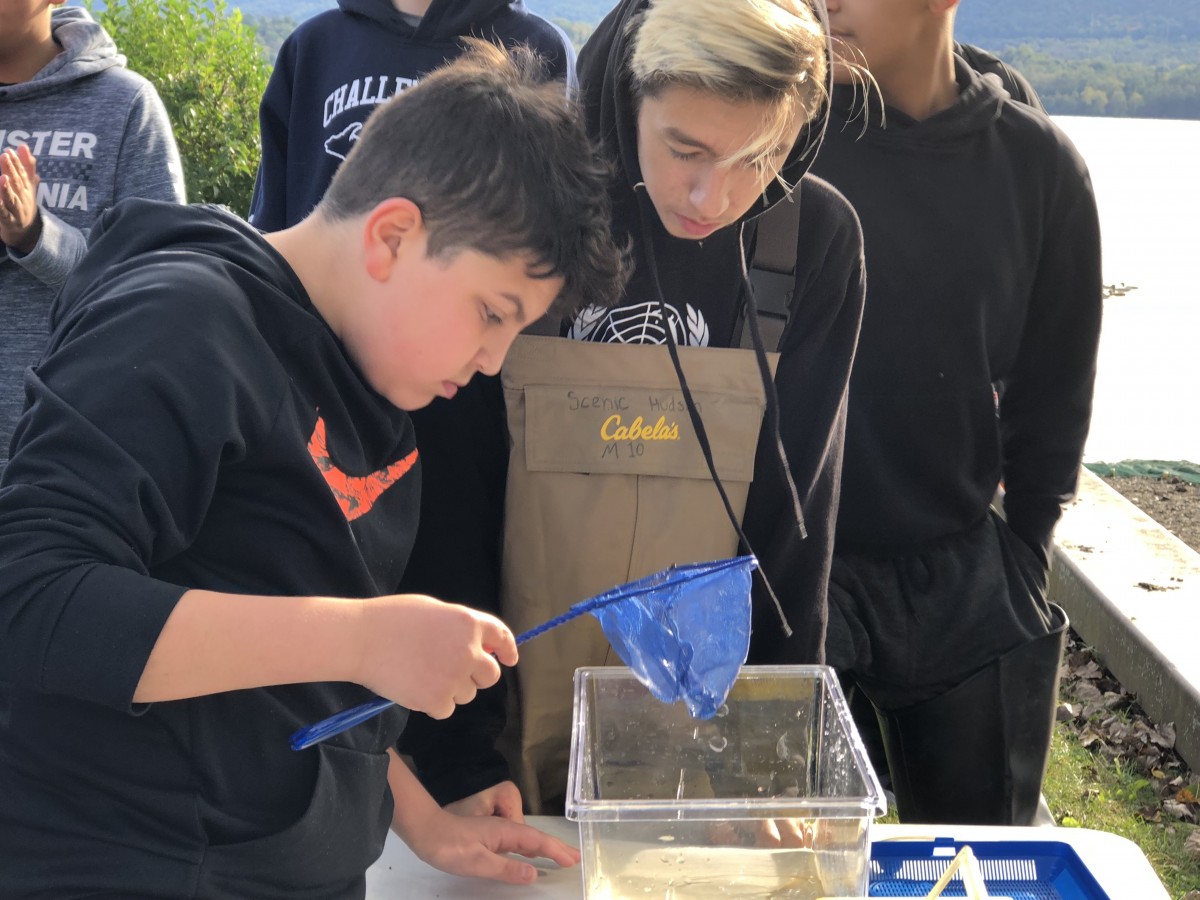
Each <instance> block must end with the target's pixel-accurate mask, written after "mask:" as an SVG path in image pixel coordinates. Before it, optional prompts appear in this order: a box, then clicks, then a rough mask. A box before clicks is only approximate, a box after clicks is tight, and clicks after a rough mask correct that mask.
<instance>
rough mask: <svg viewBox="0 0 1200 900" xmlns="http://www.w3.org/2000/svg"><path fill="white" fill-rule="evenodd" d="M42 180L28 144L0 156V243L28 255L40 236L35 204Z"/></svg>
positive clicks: (40, 226)
mask: <svg viewBox="0 0 1200 900" xmlns="http://www.w3.org/2000/svg"><path fill="white" fill-rule="evenodd" d="M41 181H42V179H41V178H39V177H38V173H37V160H36V159H34V157H33V153H32V152H30V150H29V147H28V146H27V145H25V144H21V145H20V146H19V147H17V148H16V149H13V148H12V147H9V148H7V149H6V150H4V152H3V153H0V241H3V242H4V243H5V244H7V245H8V246H10V247H15V248H16V249H17V250H18V251H19V252H21V253H29V252H31V251H32V250H33V248H34V247H36V246H37V242H38V238H39V237H41V234H42V217H41V215H40V214H39V213H38V205H37V189H38V185H39V184H40V183H41Z"/></svg>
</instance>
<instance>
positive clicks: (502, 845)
mask: <svg viewBox="0 0 1200 900" xmlns="http://www.w3.org/2000/svg"><path fill="white" fill-rule="evenodd" d="M402 836H403V837H404V839H405V841H406V842H407V843H408V845H409V847H411V848H412V851H413V853H415V854H416V855H417V857H418V858H420V859H422V860H424V861H425V862H427V863H429V865H431V866H434V867H435V868H438V869H441V870H442V871H443V872H449V873H450V874H452V875H466V876H470V877H474V878H491V879H494V880H496V881H505V882H508V883H509V884H529V883H531V882H533V881H534V880H535V879H536V878H537V869H536V868H535V867H534V866H532V865H531V864H529V863H527V862H522V861H521V860H518V859H512V858H511V857H509V856H507V854H509V853H517V854H520V855H521V856H524V857H528V858H529V859H536V858H539V857H544V858H546V859H549V860H552V861H553V862H556V863H558V864H559V865H560V866H573V865H575V864H576V863H578V862H579V851H578V850H576V849H575V848H574V847H572V846H571V845H570V844H566V843H564V842H563V841H560V840H559V839H558V838H554V837H551V836H550V835H548V834H545V833H544V832H541V831H538V830H537V829H536V828H534V827H532V826H530V825H522V824H518V823H516V822H510V821H508V820H507V819H502V818H499V817H497V816H456V815H454V814H453V813H450V812H448V811H446V810H444V809H438V810H437V811H436V813H434V814H431V815H430V816H428V817H427V818H426V820H425V821H424V822H423V823H422V825H421V827H420V828H419V829H413V830H412V833H408V834H404V835H402Z"/></svg>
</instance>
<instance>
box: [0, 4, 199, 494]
mask: <svg viewBox="0 0 1200 900" xmlns="http://www.w3.org/2000/svg"><path fill="white" fill-rule="evenodd" d="M62 2H63V0H15V2H5V3H3V4H0V298H3V300H2V301H0V302H2V303H3V318H2V321H3V324H0V471H3V467H4V464H5V461H6V460H7V459H8V443H9V438H11V437H12V430H13V427H14V426H15V425H16V423H17V418H18V417H19V416H20V414H21V404H22V401H23V395H22V393H21V379H22V378H23V377H24V374H25V369H26V368H28V367H29V366H30V365H32V364H33V363H34V362H36V361H37V358H38V355H39V354H40V353H41V352H42V350H43V349H44V348H45V346H46V335H47V330H48V322H49V310H50V301H51V300H53V299H54V295H55V294H56V293H57V292H58V289H59V288H60V287H61V286H62V283H63V281H65V280H66V277H67V274H68V273H69V272H70V271H71V267H72V266H74V265H75V263H76V262H77V261H78V260H79V258H80V257H81V256H83V253H84V250H85V249H86V247H87V233H88V231H90V230H91V227H92V225H93V223H95V221H96V219H97V218H98V217H99V216H100V214H101V213H102V212H103V211H104V210H106V209H108V208H109V207H111V206H112V205H113V204H114V203H117V202H118V201H120V200H123V199H125V198H126V197H145V198H148V199H151V200H173V201H175V202H178V203H182V202H183V199H184V195H183V169H182V167H181V166H180V163H179V152H178V151H177V150H176V149H175V138H174V136H173V135H172V134H171V123H170V122H169V121H168V119H167V111H166V109H164V108H163V104H162V100H160V99H159V96H158V94H157V92H155V90H154V87H153V85H151V84H150V83H149V82H148V81H146V79H144V78H142V77H141V76H140V75H137V74H136V73H134V72H131V71H129V70H128V69H126V68H125V57H124V56H122V55H121V54H120V53H119V52H118V51H117V47H116V45H115V44H114V43H113V41H112V38H110V37H109V36H108V34H107V33H106V32H105V30H104V29H103V28H101V27H100V26H99V25H98V24H97V23H96V22H94V21H92V17H91V15H89V14H88V11H87V10H85V9H79V8H76V7H71V8H66V9H58V8H57V7H58V6H60V5H61V4H62Z"/></svg>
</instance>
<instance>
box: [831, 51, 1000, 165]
mask: <svg viewBox="0 0 1200 900" xmlns="http://www.w3.org/2000/svg"><path fill="white" fill-rule="evenodd" d="M954 77H955V80H956V81H957V82H958V89H959V94H958V100H957V101H956V102H955V103H954V105H953V106H951V107H950V108H949V109H945V110H942V111H941V112H940V113H938V114H937V115H933V116H930V117H929V118H928V119H921V120H920V121H918V120H916V119H914V118H912V117H911V116H908V115H906V114H905V113H902V112H900V110H898V109H894V108H893V107H891V106H884V105H883V103H882V100H881V99H880V97H879V94H878V93H877V92H875V93H871V94H869V96H868V99H867V101H866V103H865V104H864V100H863V93H862V91H861V89H859V88H857V87H856V86H855V85H849V84H839V85H837V87H835V88H834V92H833V110H832V113H831V115H830V120H831V121H830V126H829V127H830V128H834V129H839V130H840V129H846V130H847V131H849V132H851V133H852V134H854V135H855V136H856V137H859V139H860V140H863V141H866V142H868V143H872V144H878V145H880V146H890V147H893V148H900V147H908V148H911V149H921V150H936V149H937V148H939V147H941V148H951V147H955V146H957V145H958V144H960V143H962V142H964V141H969V140H971V139H973V137H974V136H975V135H976V134H977V133H978V132H980V131H982V130H984V129H986V128H988V127H989V126H990V125H991V123H992V122H994V121H995V120H996V119H997V118H998V117H999V116H1000V114H1001V112H1002V111H1003V108H1004V104H1005V103H1006V102H1008V101H1009V95H1008V92H1007V91H1006V90H1005V89H1004V86H1003V84H1002V83H1001V80H1000V78H999V76H997V75H995V74H993V73H988V74H981V73H979V72H976V71H975V70H974V69H972V68H971V66H970V65H968V63H967V62H966V60H964V59H963V58H962V57H961V56H959V55H957V54H956V55H955V57H954ZM864 106H865V109H864ZM864 113H865V122H866V123H867V127H864V124H863V123H864ZM880 122H882V127H870V126H877V125H878V123H880Z"/></svg>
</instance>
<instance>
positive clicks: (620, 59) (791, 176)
mask: <svg viewBox="0 0 1200 900" xmlns="http://www.w3.org/2000/svg"><path fill="white" fill-rule="evenodd" d="M649 5H650V0H620V2H619V3H618V4H617V5H616V7H615V8H614V9H613V10H612V11H611V12H610V13H609V14H608V15H607V16H605V18H604V21H602V22H601V23H600V24H599V25H598V26H597V27H596V30H595V32H593V34H592V35H591V37H589V38H588V40H587V43H586V44H584V46H583V49H582V50H581V51H580V52H579V63H578V73H579V85H580V92H581V95H582V100H583V105H584V115H585V117H586V119H587V126H588V133H589V134H591V135H594V136H598V137H599V138H601V139H602V140H603V141H604V142H605V146H606V148H607V149H608V151H609V156H610V159H612V160H614V161H615V162H616V164H617V168H618V172H617V178H618V181H619V184H618V194H621V193H626V192H628V191H632V190H633V185H635V184H637V183H638V182H639V181H641V180H642V176H641V167H640V166H639V165H638V156H637V117H636V109H635V106H634V100H633V94H632V92H631V90H630V77H629V65H628V58H629V54H630V52H631V50H632V47H631V43H632V42H631V41H630V37H631V26H630V22H631V21H632V20H633V19H634V18H635V17H636V16H637V15H638V14H639V13H641V12H642V11H643V10H645V9H646V8H647V7H648V6H649ZM815 9H816V12H817V16H818V18H819V19H820V20H821V24H822V27H823V29H824V30H825V32H826V34H828V32H829V27H828V17H827V15H826V12H825V5H824V3H823V2H818V3H816V4H815ZM634 27H636V26H634ZM825 55H826V59H827V60H828V59H829V57H830V48H829V43H828V40H826V49H825ZM832 75H833V67H832V65H830V66H828V67H827V74H826V79H825V90H826V93H827V94H828V93H829V91H830V90H831V88H832ZM828 116H829V105H828V104H825V105H823V106H822V107H821V109H820V110H819V111H818V112H817V115H816V116H814V117H813V119H812V120H811V121H810V122H809V123H808V124H806V125H805V127H804V128H803V130H802V131H801V132H800V138H799V140H797V141H796V145H795V146H794V147H792V151H791V153H789V154H788V157H787V161H786V162H785V163H784V165H783V169H782V170H781V173H780V174H781V175H782V176H783V178H784V179H785V180H786V181H787V183H788V184H790V185H793V186H794V185H796V184H799V182H800V179H801V177H802V176H803V175H804V174H805V173H806V172H808V170H809V167H810V166H811V165H812V161H813V158H814V157H815V156H816V153H817V149H818V147H819V146H820V143H821V140H822V138H823V136H824V133H825V124H826V122H827V121H828ZM785 195H786V191H785V190H784V188H783V186H782V185H780V184H779V182H778V181H772V182H771V184H769V185H768V186H767V189H766V190H765V191H764V192H763V196H762V202H761V203H757V204H754V205H753V206H751V208H750V210H749V212H747V213H746V214H745V215H744V216H743V217H742V221H746V220H748V219H753V218H755V217H756V216H758V215H760V214H761V213H762V212H763V211H764V210H766V209H768V208H769V207H771V206H773V205H774V204H776V203H778V202H779V201H780V200H782V199H783V198H784V197H785ZM614 199H616V200H617V201H618V202H619V199H620V198H619V197H617V198H614Z"/></svg>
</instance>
